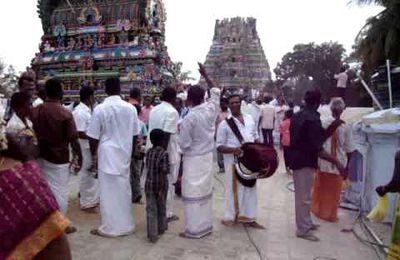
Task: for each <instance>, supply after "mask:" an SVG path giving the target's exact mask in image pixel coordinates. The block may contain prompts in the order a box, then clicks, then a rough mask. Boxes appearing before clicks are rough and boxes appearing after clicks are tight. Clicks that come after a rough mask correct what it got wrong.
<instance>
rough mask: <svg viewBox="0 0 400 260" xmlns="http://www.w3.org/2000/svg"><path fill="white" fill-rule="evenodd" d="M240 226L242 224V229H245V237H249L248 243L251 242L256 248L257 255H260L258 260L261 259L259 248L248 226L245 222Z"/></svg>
mask: <svg viewBox="0 0 400 260" xmlns="http://www.w3.org/2000/svg"><path fill="white" fill-rule="evenodd" d="M242 226H243V228H244V230H245V231H246V234H247V237H248V238H249V241H250V243H251V244H252V245H253V246H254V248H255V249H256V251H257V254H258V256H259V257H260V260H263V258H262V254H261V251H260V249H259V248H258V246H257V244H256V243H255V242H254V240H253V238H252V237H251V235H250V232H249V230H248V228H247V227H246V226H245V224H243V225H242Z"/></svg>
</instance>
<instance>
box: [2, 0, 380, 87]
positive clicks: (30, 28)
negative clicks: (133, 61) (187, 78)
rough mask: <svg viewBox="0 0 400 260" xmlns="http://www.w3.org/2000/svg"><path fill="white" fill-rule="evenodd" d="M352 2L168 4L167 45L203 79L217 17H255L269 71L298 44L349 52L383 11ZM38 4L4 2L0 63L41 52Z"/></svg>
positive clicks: (18, 64) (197, 0) (17, 62)
mask: <svg viewBox="0 0 400 260" xmlns="http://www.w3.org/2000/svg"><path fill="white" fill-rule="evenodd" d="M349 2H350V0H278V1H276V0H275V1H272V0H164V4H165V8H166V12H167V23H166V44H167V46H168V51H169V54H170V56H171V58H172V60H173V61H181V62H183V68H184V70H190V71H192V72H193V73H192V76H193V77H195V78H196V79H197V78H198V77H199V73H198V72H197V61H199V62H204V61H205V58H206V56H207V53H208V51H209V49H210V46H211V43H212V38H213V34H214V25H215V20H216V19H223V18H230V17H237V16H241V17H254V18H256V19H257V31H258V35H259V37H260V39H261V44H262V46H263V49H264V52H265V55H266V57H267V59H268V61H269V64H270V67H271V71H272V70H273V69H274V68H275V67H276V65H277V63H278V62H279V61H280V60H281V58H282V57H283V55H285V54H286V53H287V52H290V51H291V50H292V48H293V46H294V45H295V44H297V43H309V42H316V43H321V42H324V41H338V42H339V43H342V44H343V45H344V46H345V48H346V49H347V50H348V51H349V52H350V51H351V46H352V44H353V43H354V39H355V37H356V35H357V33H358V31H359V30H360V28H361V27H362V26H363V25H364V24H365V21H366V19H367V18H368V17H370V16H373V15H375V14H377V13H379V12H380V11H381V8H380V7H376V6H365V7H360V6H358V5H355V4H349ZM36 4H37V0H12V1H11V0H7V1H6V0H2V1H1V2H0V32H1V34H2V37H1V40H0V59H2V60H3V62H4V63H6V64H8V65H13V66H14V67H15V68H16V69H17V71H22V70H24V69H25V67H26V66H28V65H29V63H30V60H31V59H32V58H33V57H34V55H35V53H36V52H38V46H39V42H40V38H41V36H42V34H43V31H42V27H41V22H40V19H39V18H38V15H37V12H36V10H37V8H36Z"/></svg>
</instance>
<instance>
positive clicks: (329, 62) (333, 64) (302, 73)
mask: <svg viewBox="0 0 400 260" xmlns="http://www.w3.org/2000/svg"><path fill="white" fill-rule="evenodd" d="M344 59H345V49H344V47H343V45H342V44H339V43H337V42H325V43H322V44H315V43H308V44H297V45H295V46H294V47H293V51H292V52H289V53H287V54H286V55H285V56H283V58H282V61H281V62H280V63H278V66H277V67H276V68H275V69H274V72H275V75H276V78H277V80H278V81H281V82H285V81H287V80H291V81H294V82H297V83H298V84H296V83H295V84H294V85H295V87H294V88H295V92H296V89H297V92H298V91H300V89H299V88H301V86H305V85H307V86H309V85H310V84H309V83H308V82H307V84H305V83H304V82H306V81H310V80H312V83H313V85H314V87H317V88H319V89H320V90H321V92H322V94H323V96H324V98H325V99H329V97H330V96H331V92H332V90H333V87H334V86H335V83H336V81H335V80H334V78H333V76H334V74H335V73H337V72H338V70H339V69H340V67H341V66H342V64H343V61H344ZM300 82H302V84H300ZM303 83H304V84H303ZM302 91H304V90H302Z"/></svg>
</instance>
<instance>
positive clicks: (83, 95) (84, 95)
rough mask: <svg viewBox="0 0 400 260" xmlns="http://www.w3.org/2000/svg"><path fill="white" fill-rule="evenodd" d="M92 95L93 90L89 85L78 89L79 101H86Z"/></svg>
mask: <svg viewBox="0 0 400 260" xmlns="http://www.w3.org/2000/svg"><path fill="white" fill-rule="evenodd" d="M93 95H94V90H93V88H91V87H82V88H81V90H80V91H79V96H80V100H81V102H87V101H88V100H89V99H90V97H91V96H93Z"/></svg>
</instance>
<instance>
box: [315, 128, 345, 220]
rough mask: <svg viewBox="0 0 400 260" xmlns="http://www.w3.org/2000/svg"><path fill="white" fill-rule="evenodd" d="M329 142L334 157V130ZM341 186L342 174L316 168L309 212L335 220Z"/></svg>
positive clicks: (336, 142) (325, 218)
mask: <svg viewBox="0 0 400 260" xmlns="http://www.w3.org/2000/svg"><path fill="white" fill-rule="evenodd" d="M331 142H332V146H331V147H332V149H331V155H333V156H334V157H336V149H337V145H338V136H337V132H336V131H335V132H334V133H333V135H332V139H331ZM342 188H343V177H342V176H340V175H336V174H332V173H327V172H321V171H320V170H317V174H316V176H315V180H314V187H313V192H312V200H311V212H312V213H313V214H314V215H315V216H317V217H318V218H320V219H323V220H326V221H329V222H336V221H337V220H338V217H337V211H338V208H339V204H340V195H341V192H342Z"/></svg>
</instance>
